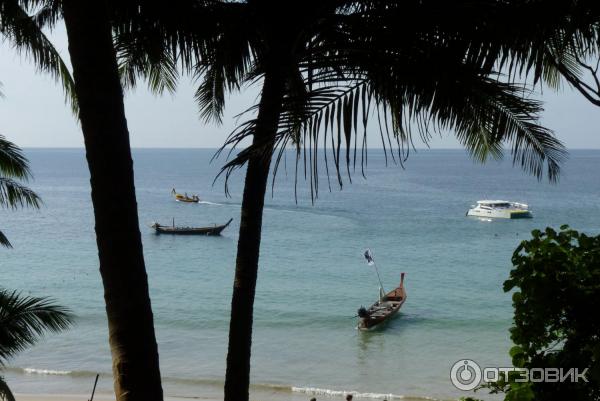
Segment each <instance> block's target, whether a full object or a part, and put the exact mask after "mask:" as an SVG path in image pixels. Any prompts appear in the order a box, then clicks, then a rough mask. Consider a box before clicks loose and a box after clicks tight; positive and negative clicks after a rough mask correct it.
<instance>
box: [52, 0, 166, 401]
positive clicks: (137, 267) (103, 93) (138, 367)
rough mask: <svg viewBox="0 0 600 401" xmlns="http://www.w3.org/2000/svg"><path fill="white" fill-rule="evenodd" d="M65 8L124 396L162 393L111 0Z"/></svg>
mask: <svg viewBox="0 0 600 401" xmlns="http://www.w3.org/2000/svg"><path fill="white" fill-rule="evenodd" d="M62 12H63V15H64V21H65V25H66V27H67V36H68V39H69V53H70V55H71V63H72V65H73V75H74V78H75V93H76V94H77V99H78V102H79V118H80V120H81V127H82V131H83V136H84V139H85V148H86V158H87V162H88V166H89V169H90V175H91V180H90V183H91V187H92V204H93V207H94V216H95V220H96V239H97V244H98V256H99V259H100V274H101V275H102V282H103V284H104V298H105V301H106V313H107V316H108V326H109V341H110V345H111V351H112V357H113V375H114V388H115V394H116V396H117V400H119V401H134V400H139V401H142V400H143V401H162V399H163V392H162V386H161V381H160V370H159V360H158V347H157V344H156V337H155V333H154V324H153V315H152V308H151V304H150V296H149V293H148V279H147V275H146V268H145V263H144V255H143V251H142V241H141V235H140V230H139V220H138V214H137V202H136V196H135V185H134V176H133V161H132V158H131V149H130V144H129V132H128V128H127V120H126V118H125V109H124V104H123V91H122V88H121V84H120V80H119V71H118V66H117V59H116V53H115V49H114V47H113V42H112V33H111V24H110V19H109V16H110V14H109V13H110V9H109V7H108V4H107V2H82V1H79V0H64V1H63V2H62Z"/></svg>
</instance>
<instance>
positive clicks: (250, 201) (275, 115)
mask: <svg viewBox="0 0 600 401" xmlns="http://www.w3.org/2000/svg"><path fill="white" fill-rule="evenodd" d="M284 85H285V82H284V77H283V75H282V74H281V72H279V71H277V68H276V67H275V68H273V69H272V70H271V71H267V72H266V74H265V79H264V84H263V90H262V96H261V100H260V105H259V109H258V118H257V126H256V131H255V133H254V138H253V144H254V145H259V144H264V151H263V152H261V155H259V156H255V157H252V158H251V159H250V160H249V161H248V169H247V171H246V181H245V183H244V195H243V200H242V217H241V220H240V234H239V240H238V250H237V260H236V267H235V280H234V283H233V296H232V299H231V321H230V325H229V349H228V353H227V372H226V375H225V401H247V400H248V390H249V386H250V349H251V346H252V319H253V307H254V293H255V289H256V275H257V272H258V257H259V252H260V237H261V229H262V217H263V207H264V200H265V192H266V189H267V179H268V177H269V167H270V164H271V157H272V155H273V146H274V138H275V134H276V132H277V127H278V123H279V114H280V113H281V102H282V99H283V93H284Z"/></svg>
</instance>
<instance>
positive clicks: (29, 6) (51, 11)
mask: <svg viewBox="0 0 600 401" xmlns="http://www.w3.org/2000/svg"><path fill="white" fill-rule="evenodd" d="M57 7H58V2H40V1H19V0H0V35H2V36H4V37H5V38H7V39H8V41H9V43H11V44H12V45H13V46H14V48H15V49H16V50H17V51H18V52H19V53H22V54H24V55H25V56H26V57H30V58H31V59H32V60H33V61H34V63H35V65H36V66H37V68H38V69H39V70H40V71H42V72H46V73H49V74H51V75H52V76H53V77H54V78H55V79H56V80H57V81H59V82H60V83H61V84H62V87H63V89H64V91H65V100H66V101H67V102H68V103H69V104H70V105H71V108H72V110H73V112H74V113H77V99H76V96H75V84H74V81H73V78H72V77H71V73H70V71H69V68H68V67H67V65H66V63H65V62H64V61H63V59H62V58H61V56H60V54H59V53H58V51H57V50H56V49H55V48H54V46H53V45H52V43H51V42H50V40H49V39H48V37H47V36H46V34H45V33H44V32H43V31H42V28H43V27H44V26H46V27H50V28H52V27H53V26H54V24H55V23H56V21H57V20H58V18H59V15H60V14H59V12H58V8H57ZM34 9H37V10H38V13H37V15H36V16H33V17H32V16H30V15H29V14H28V13H27V10H34Z"/></svg>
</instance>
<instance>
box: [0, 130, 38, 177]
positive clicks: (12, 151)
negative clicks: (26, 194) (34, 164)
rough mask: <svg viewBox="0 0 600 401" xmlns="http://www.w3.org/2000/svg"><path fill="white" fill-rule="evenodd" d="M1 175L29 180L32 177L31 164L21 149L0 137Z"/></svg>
mask: <svg viewBox="0 0 600 401" xmlns="http://www.w3.org/2000/svg"><path fill="white" fill-rule="evenodd" d="M0 174H1V175H3V176H5V177H11V178H18V179H21V180H27V179H28V178H30V177H31V171H30V169H29V162H28V161H27V158H25V155H23V152H22V151H21V149H20V148H19V147H18V146H16V145H15V144H14V143H12V142H10V141H8V140H7V139H6V138H5V137H4V136H2V135H0Z"/></svg>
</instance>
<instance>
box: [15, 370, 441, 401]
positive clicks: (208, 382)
mask: <svg viewBox="0 0 600 401" xmlns="http://www.w3.org/2000/svg"><path fill="white" fill-rule="evenodd" d="M5 370H6V371H10V372H14V373H21V374H25V375H41V376H70V377H95V376H96V374H97V373H96V372H91V371H86V370H76V371H72V370H54V369H37V368H19V367H8V368H5ZM102 375H106V376H110V375H111V374H110V373H104V374H102ZM163 381H164V382H165V383H168V382H170V383H172V384H185V385H198V386H202V385H204V386H210V387H213V386H214V387H222V386H223V384H224V381H223V379H199V378H198V379H197V378H182V377H163ZM250 387H251V388H253V389H255V390H257V391H268V392H272V391H276V392H284V393H287V392H292V393H302V394H306V395H319V396H325V397H331V398H339V397H344V396H346V395H348V394H352V395H353V396H354V397H355V398H358V399H361V398H362V399H374V400H407V401H408V400H413V401H439V399H437V398H432V397H423V396H406V395H399V394H392V393H387V394H385V393H370V392H365V393H361V392H358V391H350V390H331V389H325V388H318V387H295V386H289V385H283V384H270V383H252V384H251V385H250ZM185 398H188V397H185ZM189 398H195V397H189Z"/></svg>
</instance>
